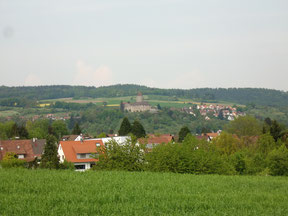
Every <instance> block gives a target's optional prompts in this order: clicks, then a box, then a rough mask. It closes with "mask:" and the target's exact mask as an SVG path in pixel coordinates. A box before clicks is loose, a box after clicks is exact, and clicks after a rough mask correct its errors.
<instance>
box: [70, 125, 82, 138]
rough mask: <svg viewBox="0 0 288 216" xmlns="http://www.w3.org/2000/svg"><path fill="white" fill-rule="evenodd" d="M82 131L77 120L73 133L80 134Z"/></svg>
mask: <svg viewBox="0 0 288 216" xmlns="http://www.w3.org/2000/svg"><path fill="white" fill-rule="evenodd" d="M81 133H82V131H81V128H80V126H79V124H78V122H76V123H75V125H74V128H73V130H72V134H75V135H79V134H81Z"/></svg>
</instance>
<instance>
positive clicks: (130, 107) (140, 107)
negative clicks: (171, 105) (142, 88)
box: [123, 92, 158, 112]
mask: <svg viewBox="0 0 288 216" xmlns="http://www.w3.org/2000/svg"><path fill="white" fill-rule="evenodd" d="M123 105H124V111H128V112H145V111H149V112H157V111H158V109H157V108H156V107H152V106H151V105H150V104H149V103H148V102H147V101H144V97H143V95H142V93H141V92H139V93H138V95H137V96H136V102H135V103H132V104H131V103H123Z"/></svg>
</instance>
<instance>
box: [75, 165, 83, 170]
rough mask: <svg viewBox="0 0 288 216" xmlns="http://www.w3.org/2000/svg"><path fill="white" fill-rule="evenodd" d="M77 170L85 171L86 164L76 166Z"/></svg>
mask: <svg viewBox="0 0 288 216" xmlns="http://www.w3.org/2000/svg"><path fill="white" fill-rule="evenodd" d="M75 169H76V170H85V165H84V164H81V165H75Z"/></svg>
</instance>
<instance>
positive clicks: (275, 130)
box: [270, 120, 282, 142]
mask: <svg viewBox="0 0 288 216" xmlns="http://www.w3.org/2000/svg"><path fill="white" fill-rule="evenodd" d="M281 132H282V128H281V126H280V125H279V124H278V122H277V121H276V120H273V121H272V123H271V126H270V134H271V136H273V138H274V140H275V142H277V140H278V139H279V138H280V137H281Z"/></svg>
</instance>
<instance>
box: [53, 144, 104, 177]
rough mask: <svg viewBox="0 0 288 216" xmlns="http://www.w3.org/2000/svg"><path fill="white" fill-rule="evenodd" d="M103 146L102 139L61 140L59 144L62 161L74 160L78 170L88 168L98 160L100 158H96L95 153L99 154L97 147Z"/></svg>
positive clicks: (59, 154)
mask: <svg viewBox="0 0 288 216" xmlns="http://www.w3.org/2000/svg"><path fill="white" fill-rule="evenodd" d="M103 146H104V145H103V142H102V140H100V139H97V140H82V141H60V143H59V145H58V156H59V159H60V163H63V162H64V161H65V160H66V161H68V162H72V163H73V164H74V165H75V168H76V170H78V171H84V170H88V169H90V168H91V167H92V166H94V165H95V163H96V162H97V161H98V159H96V158H94V156H95V154H97V148H99V147H103Z"/></svg>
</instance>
